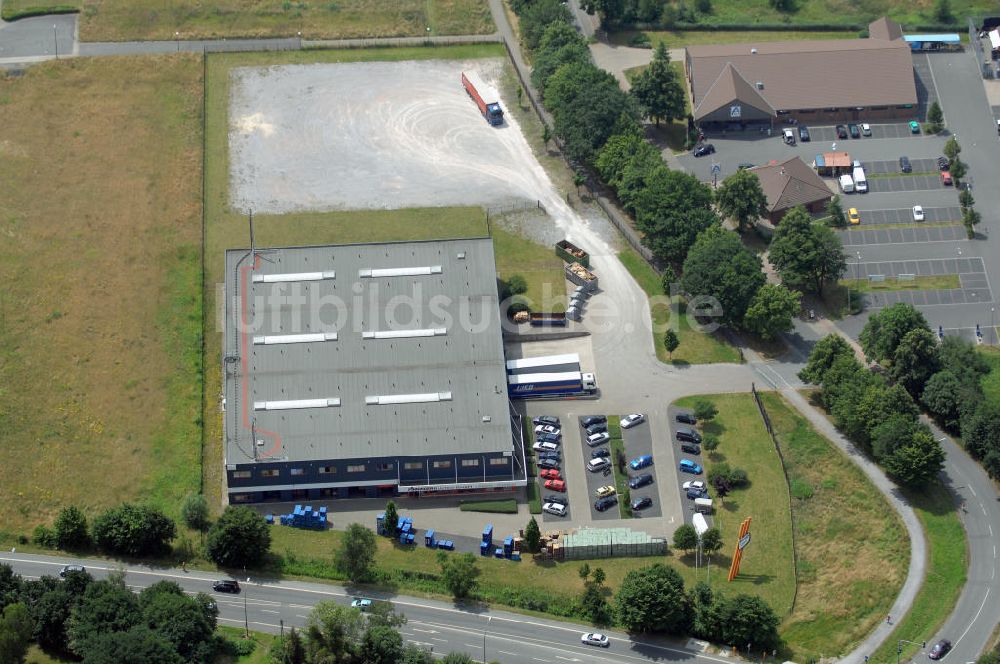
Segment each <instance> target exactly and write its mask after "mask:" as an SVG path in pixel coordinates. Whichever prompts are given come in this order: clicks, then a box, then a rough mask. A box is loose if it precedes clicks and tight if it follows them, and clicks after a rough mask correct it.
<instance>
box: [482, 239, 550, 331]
mask: <svg viewBox="0 0 1000 664" xmlns="http://www.w3.org/2000/svg"><path fill="white" fill-rule="evenodd" d="M492 230H493V248H494V252H495V253H496V261H497V274H498V276H499V277H500V279H509V278H510V277H512V276H513V275H515V274H519V275H521V276H522V277H524V280H525V281H526V282H527V284H528V290H527V291H526V292H525V293H524V297H526V298H527V300H528V303H529V306H530V307H531V309H532V311H556V312H560V311H565V310H566V276H565V274H564V272H563V266H564V265H565V263H564V262H563V261H562V259H561V258H559V257H558V256H556V254H555V249H554V248H552V247H545V246H543V245H540V244H538V243H537V242H533V241H531V240H528V239H525V238H523V237H521V236H519V235H515V234H513V233H509V232H507V231H504V230H501V229H499V228H497V227H495V226H494V227H493V229H492Z"/></svg>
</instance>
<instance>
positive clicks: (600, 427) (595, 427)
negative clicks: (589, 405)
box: [584, 422, 608, 435]
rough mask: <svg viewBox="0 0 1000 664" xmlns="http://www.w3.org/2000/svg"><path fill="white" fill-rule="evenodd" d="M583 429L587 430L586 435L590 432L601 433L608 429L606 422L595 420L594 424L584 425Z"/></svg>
mask: <svg viewBox="0 0 1000 664" xmlns="http://www.w3.org/2000/svg"><path fill="white" fill-rule="evenodd" d="M584 429H585V430H586V431H587V435H591V434H595V433H601V432H602V431H607V430H608V423H607V422H595V423H594V424H591V425H590V426H589V427H584Z"/></svg>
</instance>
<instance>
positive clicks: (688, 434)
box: [677, 427, 701, 443]
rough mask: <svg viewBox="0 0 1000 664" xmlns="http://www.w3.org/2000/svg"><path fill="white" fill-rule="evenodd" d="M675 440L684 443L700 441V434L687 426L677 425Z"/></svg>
mask: <svg viewBox="0 0 1000 664" xmlns="http://www.w3.org/2000/svg"><path fill="white" fill-rule="evenodd" d="M677 440H680V441H683V442H686V443H701V434H700V433H698V432H697V431H695V430H694V429H688V428H687V427H679V428H678V429H677Z"/></svg>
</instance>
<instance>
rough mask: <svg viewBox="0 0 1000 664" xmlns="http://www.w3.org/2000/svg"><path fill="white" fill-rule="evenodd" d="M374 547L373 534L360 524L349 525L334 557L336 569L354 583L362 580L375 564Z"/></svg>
mask: <svg viewBox="0 0 1000 664" xmlns="http://www.w3.org/2000/svg"><path fill="white" fill-rule="evenodd" d="M376 547H377V545H376V543H375V533H373V532H372V531H371V530H369V529H368V528H365V527H364V526H362V525H361V524H360V523H352V524H350V525H349V526H347V530H346V531H345V532H344V535H343V537H341V539H340V547H339V548H338V549H337V552H336V554H335V556H334V562H335V564H336V566H337V569H338V570H340V572H341V573H342V574H344V575H346V576H347V578H348V579H350V580H351V581H352V582H354V583H357V582H358V581H362V580H364V579H365V577H367V576H368V573H369V572H370V571H371V568H372V565H373V564H374V563H375V551H376Z"/></svg>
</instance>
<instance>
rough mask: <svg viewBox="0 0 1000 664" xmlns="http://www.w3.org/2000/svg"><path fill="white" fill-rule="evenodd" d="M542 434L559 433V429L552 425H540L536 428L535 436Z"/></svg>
mask: <svg viewBox="0 0 1000 664" xmlns="http://www.w3.org/2000/svg"><path fill="white" fill-rule="evenodd" d="M540 433H559V427H557V426H553V425H551V424H539V425H538V426H537V427H535V435H538V434H540Z"/></svg>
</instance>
